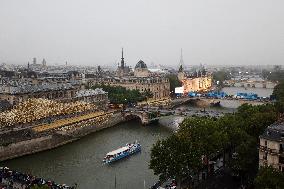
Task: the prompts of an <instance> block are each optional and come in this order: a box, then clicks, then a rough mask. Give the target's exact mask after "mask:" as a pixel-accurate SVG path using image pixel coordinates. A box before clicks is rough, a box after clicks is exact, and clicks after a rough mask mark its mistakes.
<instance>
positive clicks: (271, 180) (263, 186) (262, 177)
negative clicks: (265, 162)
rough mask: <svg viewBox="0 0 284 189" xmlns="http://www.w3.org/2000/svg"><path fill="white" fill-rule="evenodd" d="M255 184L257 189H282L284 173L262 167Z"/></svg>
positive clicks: (283, 186)
mask: <svg viewBox="0 0 284 189" xmlns="http://www.w3.org/2000/svg"><path fill="white" fill-rule="evenodd" d="M254 184H255V188H256V189H282V188H284V173H282V172H280V171H279V170H277V169H274V168H272V167H261V168H260V170H259V172H258V174H257V177H256V178H255V180H254Z"/></svg>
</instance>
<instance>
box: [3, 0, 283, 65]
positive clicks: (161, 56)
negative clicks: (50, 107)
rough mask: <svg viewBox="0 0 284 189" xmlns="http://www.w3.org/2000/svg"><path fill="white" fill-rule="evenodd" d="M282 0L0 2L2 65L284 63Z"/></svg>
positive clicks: (52, 0) (39, 0) (62, 0)
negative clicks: (123, 57)
mask: <svg viewBox="0 0 284 189" xmlns="http://www.w3.org/2000/svg"><path fill="white" fill-rule="evenodd" d="M283 10H284V1H283V0H0V63H3V62H5V63H7V64H10V63H11V64H12V63H16V64H26V63H27V62H28V61H30V62H31V61H32V58H33V57H36V58H37V60H39V61H41V60H42V59H43V58H45V59H46V61H47V64H55V63H56V64H64V63H65V61H68V63H69V64H72V65H90V66H96V65H101V66H107V65H108V66H110V65H112V66H116V65H117V63H118V62H119V61H120V57H121V48H122V47H123V48H124V55H125V62H126V64H127V65H130V66H135V64H136V63H137V62H138V61H139V60H140V59H141V60H143V61H144V62H145V63H146V64H148V65H150V64H151V63H154V64H156V65H158V64H161V65H167V66H172V67H178V64H179V59H180V51H181V48H182V49H183V58H184V63H185V65H187V66H190V65H198V64H200V63H202V64H205V65H275V64H277V65H284V11H283Z"/></svg>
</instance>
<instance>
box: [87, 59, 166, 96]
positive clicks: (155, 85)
mask: <svg viewBox="0 0 284 189" xmlns="http://www.w3.org/2000/svg"><path fill="white" fill-rule="evenodd" d="M96 84H105V85H111V86H121V87H125V88H126V89H128V90H138V91H139V92H141V93H143V92H146V91H150V92H151V93H152V94H153V97H152V98H153V99H164V98H168V97H169V96H170V82H169V80H168V78H166V77H164V76H156V75H155V76H154V75H151V73H150V71H149V70H148V69H147V65H146V64H145V63H144V62H143V61H142V60H140V61H139V62H138V63H137V64H136V66H135V70H134V75H132V76H125V77H104V78H98V79H93V80H89V83H88V85H89V87H92V86H94V85H96Z"/></svg>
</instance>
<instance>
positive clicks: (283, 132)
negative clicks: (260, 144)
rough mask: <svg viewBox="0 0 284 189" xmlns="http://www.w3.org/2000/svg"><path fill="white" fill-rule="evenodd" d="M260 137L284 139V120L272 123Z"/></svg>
mask: <svg viewBox="0 0 284 189" xmlns="http://www.w3.org/2000/svg"><path fill="white" fill-rule="evenodd" d="M260 137H261V138H266V139H269V140H276V141H282V140H284V122H281V123H273V124H272V125H270V126H268V127H267V129H266V130H265V132H264V133H263V134H262V135H261V136H260Z"/></svg>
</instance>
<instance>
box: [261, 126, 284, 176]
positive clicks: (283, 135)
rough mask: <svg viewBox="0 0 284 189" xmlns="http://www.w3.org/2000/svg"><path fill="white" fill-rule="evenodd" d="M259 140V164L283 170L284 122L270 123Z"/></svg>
mask: <svg viewBox="0 0 284 189" xmlns="http://www.w3.org/2000/svg"><path fill="white" fill-rule="evenodd" d="M259 140H260V141H259V166H260V167H261V166H272V167H273V168H275V169H278V170H280V171H282V172H284V122H281V123H274V124H272V125H270V126H269V127H268V128H267V129H266V130H265V132H264V133H263V134H262V135H261V136H260V137H259Z"/></svg>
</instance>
